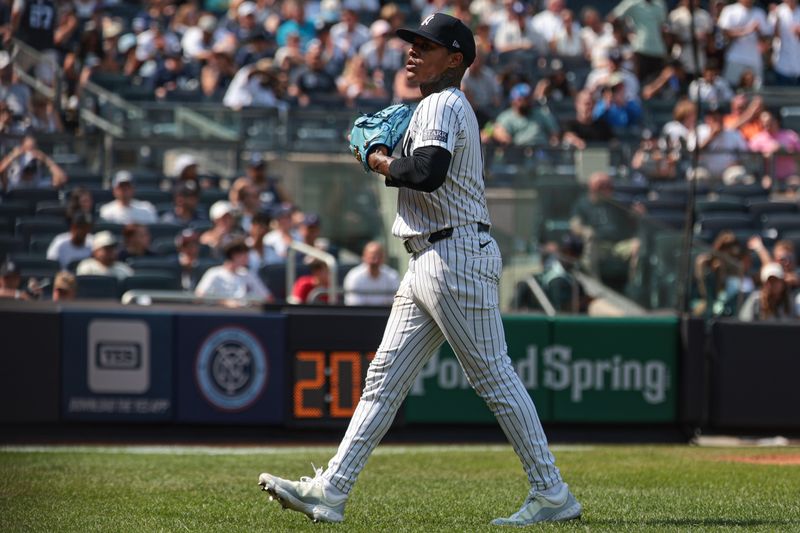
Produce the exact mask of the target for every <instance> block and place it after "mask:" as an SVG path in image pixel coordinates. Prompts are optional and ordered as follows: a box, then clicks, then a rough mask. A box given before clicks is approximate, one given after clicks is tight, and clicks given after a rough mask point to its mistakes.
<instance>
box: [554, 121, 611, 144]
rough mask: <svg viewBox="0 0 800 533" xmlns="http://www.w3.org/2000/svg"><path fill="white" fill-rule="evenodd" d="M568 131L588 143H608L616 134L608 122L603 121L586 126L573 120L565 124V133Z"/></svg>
mask: <svg viewBox="0 0 800 533" xmlns="http://www.w3.org/2000/svg"><path fill="white" fill-rule="evenodd" d="M568 131H569V132H572V133H574V134H575V135H577V136H578V137H580V138H581V139H583V140H584V141H586V142H596V141H607V140H609V139H613V138H614V132H613V131H611V127H610V126H609V125H608V122H606V121H605V120H602V119H598V120H595V121H594V122H592V123H591V124H584V123H582V122H578V119H575V118H573V119H571V120H568V121H567V122H566V123H565V124H564V132H565V133H566V132H568Z"/></svg>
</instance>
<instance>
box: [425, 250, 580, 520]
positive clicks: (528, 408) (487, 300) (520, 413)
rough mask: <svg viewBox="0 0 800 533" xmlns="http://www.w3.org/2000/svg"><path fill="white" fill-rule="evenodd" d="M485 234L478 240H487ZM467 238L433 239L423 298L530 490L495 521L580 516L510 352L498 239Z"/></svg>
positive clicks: (578, 506)
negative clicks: (433, 285)
mask: <svg viewBox="0 0 800 533" xmlns="http://www.w3.org/2000/svg"><path fill="white" fill-rule="evenodd" d="M487 239H488V236H487V237H484V238H483V239H482V240H483V241H486V240H487ZM480 244H485V242H484V243H481V239H479V238H474V239H473V238H472V237H467V238H464V239H449V240H447V241H441V243H437V251H438V254H429V255H428V256H427V258H428V259H427V260H428V261H429V262H430V264H429V265H427V266H426V268H424V269H423V268H420V269H419V270H424V271H426V272H430V273H431V275H432V277H434V278H435V279H436V281H437V282H438V286H439V287H440V288H441V290H440V291H431V292H430V293H428V294H429V296H428V298H427V299H426V300H425V301H424V302H423V303H424V305H425V307H426V310H427V311H428V312H429V313H430V314H431V316H432V317H433V319H434V320H435V321H436V322H437V323H438V324H439V326H440V327H441V329H442V331H443V332H444V334H445V337H446V338H447V340H448V342H449V343H450V345H451V346H452V348H453V350H454V351H455V353H456V356H457V357H458V359H459V362H460V363H461V366H462V368H463V369H464V372H465V374H466V376H467V379H468V381H469V382H470V384H471V385H472V386H473V388H475V390H476V392H477V393H478V394H479V395H480V396H481V397H482V398H483V399H484V400H485V401H486V403H487V405H488V406H489V408H490V409H491V410H492V412H493V413H494V415H495V417H496V418H497V420H498V422H499V424H500V426H501V427H502V429H503V431H504V432H505V434H506V436H507V437H508V440H509V441H510V442H511V445H512V446H513V448H514V451H515V452H516V453H517V455H518V456H519V458H520V460H521V461H522V464H523V467H524V469H525V472H526V474H527V476H528V480H529V482H530V484H531V493H530V494H529V495H528V497H527V498H526V500H525V503H524V504H523V508H522V509H520V511H519V512H518V513H516V514H515V516H514V517H512V518H510V519H502V520H500V521H498V524H513V525H525V524H528V523H533V522H538V521H543V520H564V519H569V518H575V517H577V516H579V515H580V504H578V503H577V502H576V501H575V499H574V497H573V496H572V495H571V494H570V492H569V489H568V488H567V487H566V484H565V483H563V481H562V479H561V474H560V472H559V470H558V467H556V465H555V458H554V457H553V454H552V453H551V452H550V450H549V448H548V445H547V438H546V436H545V433H544V430H543V429H542V425H541V422H540V420H539V417H538V415H537V413H536V407H535V405H534V403H533V400H532V399H531V397H530V394H528V391H527V390H526V389H525V387H524V385H523V384H522V381H521V380H520V378H519V376H518V375H517V373H516V372H515V371H514V368H513V366H512V364H511V359H510V358H509V357H508V353H507V348H506V342H505V334H504V331H503V323H502V319H501V316H500V312H499V308H498V295H497V285H498V282H499V279H500V272H501V270H502V260H501V258H500V254H499V250H498V248H497V245H496V243H494V242H492V243H491V244H488V245H485V246H484V247H483V248H480Z"/></svg>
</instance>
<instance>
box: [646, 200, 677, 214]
mask: <svg viewBox="0 0 800 533" xmlns="http://www.w3.org/2000/svg"><path fill="white" fill-rule="evenodd" d="M642 203H643V204H644V206H645V208H647V212H648V213H664V212H666V213H675V212H677V213H683V212H684V211H685V210H686V202H684V201H683V200H681V199H680V198H657V199H655V200H643V201H642Z"/></svg>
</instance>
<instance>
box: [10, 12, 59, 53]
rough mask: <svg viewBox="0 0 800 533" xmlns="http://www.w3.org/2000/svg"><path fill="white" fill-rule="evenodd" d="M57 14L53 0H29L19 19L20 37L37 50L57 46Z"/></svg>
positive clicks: (18, 32)
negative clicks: (55, 38) (55, 39)
mask: <svg viewBox="0 0 800 533" xmlns="http://www.w3.org/2000/svg"><path fill="white" fill-rule="evenodd" d="M56 14H57V13H56V6H55V2H53V1H52V0H27V1H26V2H25V9H23V11H22V16H21V17H20V21H19V29H18V31H17V34H18V35H17V36H18V38H19V39H20V40H21V41H22V42H24V43H26V44H27V45H29V46H31V47H32V48H35V49H36V50H50V49H52V48H55V41H54V36H55V27H56Z"/></svg>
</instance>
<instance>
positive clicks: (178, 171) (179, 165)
mask: <svg viewBox="0 0 800 533" xmlns="http://www.w3.org/2000/svg"><path fill="white" fill-rule="evenodd" d="M199 168H200V165H199V163H198V161H197V158H196V157H195V156H193V155H192V154H180V155H179V156H178V157H176V158H175V163H174V164H173V167H172V170H173V173H174V175H175V179H176V180H177V181H178V182H183V181H194V182H196V183H197V184H198V185H200V173H199Z"/></svg>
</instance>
